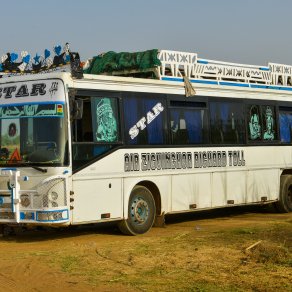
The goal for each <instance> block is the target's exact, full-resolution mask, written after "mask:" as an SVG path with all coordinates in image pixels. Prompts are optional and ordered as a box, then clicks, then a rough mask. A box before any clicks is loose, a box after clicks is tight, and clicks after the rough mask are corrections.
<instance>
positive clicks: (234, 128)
mask: <svg viewBox="0 0 292 292" xmlns="http://www.w3.org/2000/svg"><path fill="white" fill-rule="evenodd" d="M209 107H210V129H211V141H212V143H214V144H238V143H239V144H242V143H244V140H245V139H244V137H245V135H244V114H243V105H242V104H241V103H239V102H218V101H214V102H210V103H209Z"/></svg>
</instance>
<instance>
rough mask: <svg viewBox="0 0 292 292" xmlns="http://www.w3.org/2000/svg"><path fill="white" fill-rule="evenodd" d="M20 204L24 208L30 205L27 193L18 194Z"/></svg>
mask: <svg viewBox="0 0 292 292" xmlns="http://www.w3.org/2000/svg"><path fill="white" fill-rule="evenodd" d="M20 204H21V206H22V207H24V208H27V207H28V206H29V205H30V198H29V195H28V194H23V195H21V196H20Z"/></svg>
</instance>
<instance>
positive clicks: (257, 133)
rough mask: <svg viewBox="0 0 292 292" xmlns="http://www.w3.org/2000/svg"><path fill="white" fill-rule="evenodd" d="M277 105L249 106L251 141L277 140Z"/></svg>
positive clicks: (249, 135)
mask: <svg viewBox="0 0 292 292" xmlns="http://www.w3.org/2000/svg"><path fill="white" fill-rule="evenodd" d="M275 117H276V112H275V107H274V106H272V105H249V106H248V124H247V128H248V139H249V141H261V140H265V141H273V140H277V131H276V129H277V125H276V118H275Z"/></svg>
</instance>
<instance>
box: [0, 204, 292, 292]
mask: <svg viewBox="0 0 292 292" xmlns="http://www.w3.org/2000/svg"><path fill="white" fill-rule="evenodd" d="M166 222H167V225H166V227H165V228H153V229H152V230H151V231H150V232H148V233H147V234H145V235H142V236H136V237H129V236H123V235H121V234H120V233H119V231H118V230H117V228H116V227H115V226H112V225H111V226H90V227H88V226H86V227H82V228H77V229H65V230H51V231H44V230H41V231H40V230H39V231H26V232H21V233H19V234H17V235H14V236H7V237H1V238H0V291H7V292H8V291H20V292H21V291H137V290H138V291H231V290H232V291H273V290H277V291H292V284H291V283H292V256H291V255H292V214H276V213H272V212H270V211H269V210H268V211H262V209H258V208H257V209H256V208H244V209H238V208H236V209H223V210H219V211H212V212H200V213H196V214H187V215H183V216H182V215H176V216H171V217H167V221H166ZM254 244H255V246H254V247H252V248H250V247H251V246H252V245H254Z"/></svg>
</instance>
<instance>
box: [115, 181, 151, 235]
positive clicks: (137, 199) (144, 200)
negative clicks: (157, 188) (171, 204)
mask: <svg viewBox="0 0 292 292" xmlns="http://www.w3.org/2000/svg"><path fill="white" fill-rule="evenodd" d="M155 214H156V207H155V201H154V198H153V195H152V193H151V192H150V190H149V189H147V188H146V187H144V186H140V185H137V186H135V187H134V188H133V190H132V192H131V195H130V198H129V205H128V219H126V220H123V221H121V222H120V223H119V225H118V226H119V229H120V231H121V232H122V233H124V234H126V235H138V234H143V233H146V232H147V231H148V230H150V228H151V227H152V225H153V223H154V220H155Z"/></svg>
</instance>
